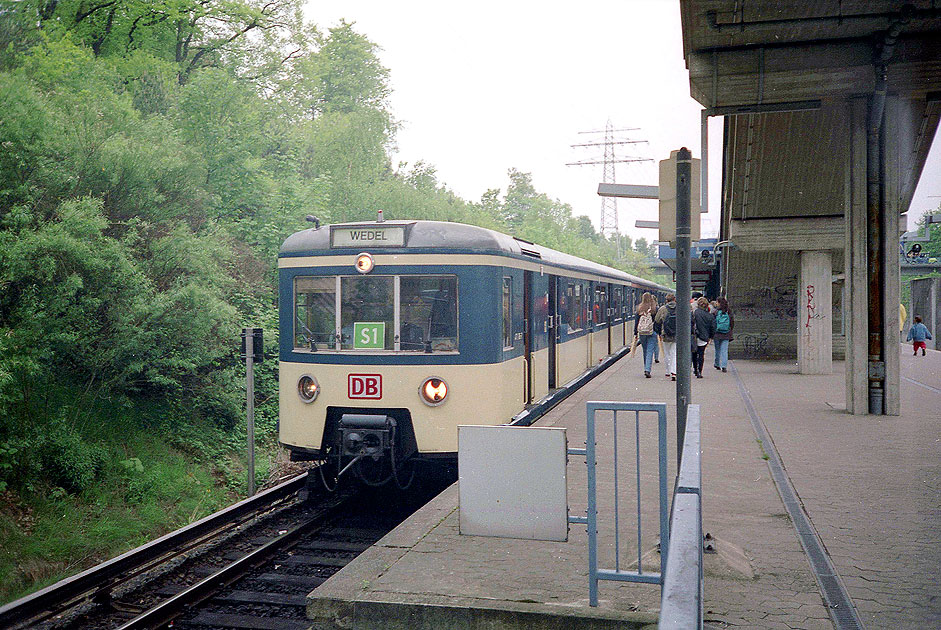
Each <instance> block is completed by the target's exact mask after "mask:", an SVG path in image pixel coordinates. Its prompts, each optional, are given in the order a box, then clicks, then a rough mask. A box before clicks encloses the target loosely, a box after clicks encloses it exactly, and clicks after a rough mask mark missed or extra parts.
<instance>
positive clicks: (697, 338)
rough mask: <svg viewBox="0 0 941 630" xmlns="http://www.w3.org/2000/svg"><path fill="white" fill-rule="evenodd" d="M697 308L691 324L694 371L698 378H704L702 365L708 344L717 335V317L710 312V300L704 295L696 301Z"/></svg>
mask: <svg viewBox="0 0 941 630" xmlns="http://www.w3.org/2000/svg"><path fill="white" fill-rule="evenodd" d="M696 305H697V308H696V309H695V310H694V311H693V312H692V317H691V320H692V321H691V322H690V325H691V327H692V331H691V332H692V339H691V340H690V341H691V342H692V348H691V350H692V352H693V373H694V374H695V375H696V378H702V377H703V376H702V365H703V360H704V357H705V354H706V346H708V345H709V342H710V341H712V339H713V338H714V337H715V336H716V318H715V317H713V316H712V313H710V312H709V300H707V299H706V298H704V297H701V298H699V300H697V302H696Z"/></svg>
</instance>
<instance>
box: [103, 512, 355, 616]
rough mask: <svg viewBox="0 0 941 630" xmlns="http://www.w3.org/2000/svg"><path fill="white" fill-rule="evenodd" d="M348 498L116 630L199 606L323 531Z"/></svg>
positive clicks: (175, 614) (178, 613)
mask: <svg viewBox="0 0 941 630" xmlns="http://www.w3.org/2000/svg"><path fill="white" fill-rule="evenodd" d="M349 499H350V496H348V495H347V496H338V497H334V498H333V500H332V502H331V503H330V504H329V505H328V506H327V507H326V508H325V509H324V510H323V511H322V512H320V513H319V514H317V515H316V516H314V517H313V518H310V519H308V520H307V521H306V522H304V523H301V524H300V525H298V526H296V527H294V528H292V529H290V530H289V531H287V532H285V533H284V534H282V535H280V536H278V537H277V538H275V539H274V540H272V541H271V542H268V543H266V544H264V545H262V546H261V547H259V548H258V549H256V550H255V551H252V552H251V553H249V554H247V555H246V556H244V557H243V558H240V559H238V560H235V561H234V562H231V563H229V564H227V565H226V566H225V567H223V568H222V569H220V570H219V571H217V572H216V573H213V574H212V575H210V576H208V577H206V578H204V579H202V580H200V581H199V582H197V583H196V584H194V585H192V586H190V587H189V588H187V589H186V590H184V591H181V592H179V593H177V594H176V595H174V596H173V597H171V598H169V599H167V600H164V601H163V602H161V603H159V604H157V605H156V606H154V607H153V608H151V609H149V610H147V611H146V612H144V613H142V614H140V615H138V616H137V617H135V618H134V619H131V620H130V621H128V622H127V623H126V624H124V625H123V626H121V627H120V628H119V629H118V630H146V629H150V628H159V627H162V626H164V625H165V624H167V623H169V622H170V621H172V620H173V619H174V618H176V617H178V616H179V615H180V613H182V612H183V611H184V610H185V609H186V608H187V607H188V606H191V605H193V604H198V603H199V602H201V601H203V600H205V599H208V598H209V597H211V596H212V595H214V594H215V593H216V592H218V591H220V590H221V589H223V588H225V587H226V586H228V585H230V584H232V583H233V582H235V581H236V580H238V579H239V578H241V577H243V576H244V575H246V574H247V573H249V572H251V571H253V570H254V569H256V568H258V567H259V566H261V565H263V564H264V563H265V562H267V561H268V560H270V559H271V557H272V556H273V555H274V554H276V553H278V552H279V551H282V550H284V549H286V548H288V547H290V546H292V545H293V544H295V543H296V542H298V541H299V539H300V538H302V537H303V536H306V535H308V534H310V533H312V532H313V531H315V530H317V529H318V528H322V527H323V526H324V525H325V524H326V522H327V521H328V520H329V519H331V518H332V517H333V516H335V515H336V512H337V510H338V509H339V508H340V507H342V506H344V505H346V503H347V501H349Z"/></svg>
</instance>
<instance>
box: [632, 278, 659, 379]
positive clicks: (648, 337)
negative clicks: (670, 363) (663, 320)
mask: <svg viewBox="0 0 941 630" xmlns="http://www.w3.org/2000/svg"><path fill="white" fill-rule="evenodd" d="M656 314H657V302H656V300H654V298H653V295H652V294H650V293H644V296H643V298H642V299H641V302H640V304H639V305H638V306H637V310H636V311H635V312H634V338H635V339H638V338H639V339H640V345H641V346H642V347H643V348H644V376H645V377H647V378H650V367H651V363H653V349H654V346H655V345H656V344H657V336H656V335H655V334H654V332H653V318H654V316H655V315H656Z"/></svg>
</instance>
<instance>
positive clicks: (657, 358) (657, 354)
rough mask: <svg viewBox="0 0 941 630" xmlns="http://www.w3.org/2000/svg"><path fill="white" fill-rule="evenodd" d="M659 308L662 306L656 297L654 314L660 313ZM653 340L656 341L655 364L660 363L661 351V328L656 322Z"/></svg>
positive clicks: (654, 350)
mask: <svg viewBox="0 0 941 630" xmlns="http://www.w3.org/2000/svg"><path fill="white" fill-rule="evenodd" d="M659 306H660V305H659V304H658V303H657V296H655V295H654V296H653V312H654V313H657V311H658V309H659ZM654 319H656V317H655V318H654ZM653 339H654V344H653V362H654V363H660V349H661V348H660V329H659V327H658V326H657V322H656V321H655V322H654V324H653ZM664 361H666V359H664Z"/></svg>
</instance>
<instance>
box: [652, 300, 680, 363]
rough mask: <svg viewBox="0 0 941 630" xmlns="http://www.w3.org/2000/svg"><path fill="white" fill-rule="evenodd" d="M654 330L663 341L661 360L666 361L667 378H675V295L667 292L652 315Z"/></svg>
mask: <svg viewBox="0 0 941 630" xmlns="http://www.w3.org/2000/svg"><path fill="white" fill-rule="evenodd" d="M654 330H655V331H656V332H658V333H660V340H661V341H663V361H664V363H666V368H667V373H666V375H667V378H670V379H672V380H674V381H675V380H676V296H675V295H674V294H672V293H667V301H666V304H664V305H663V306H661V307H660V309H659V310H658V311H657V316H656V317H654Z"/></svg>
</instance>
